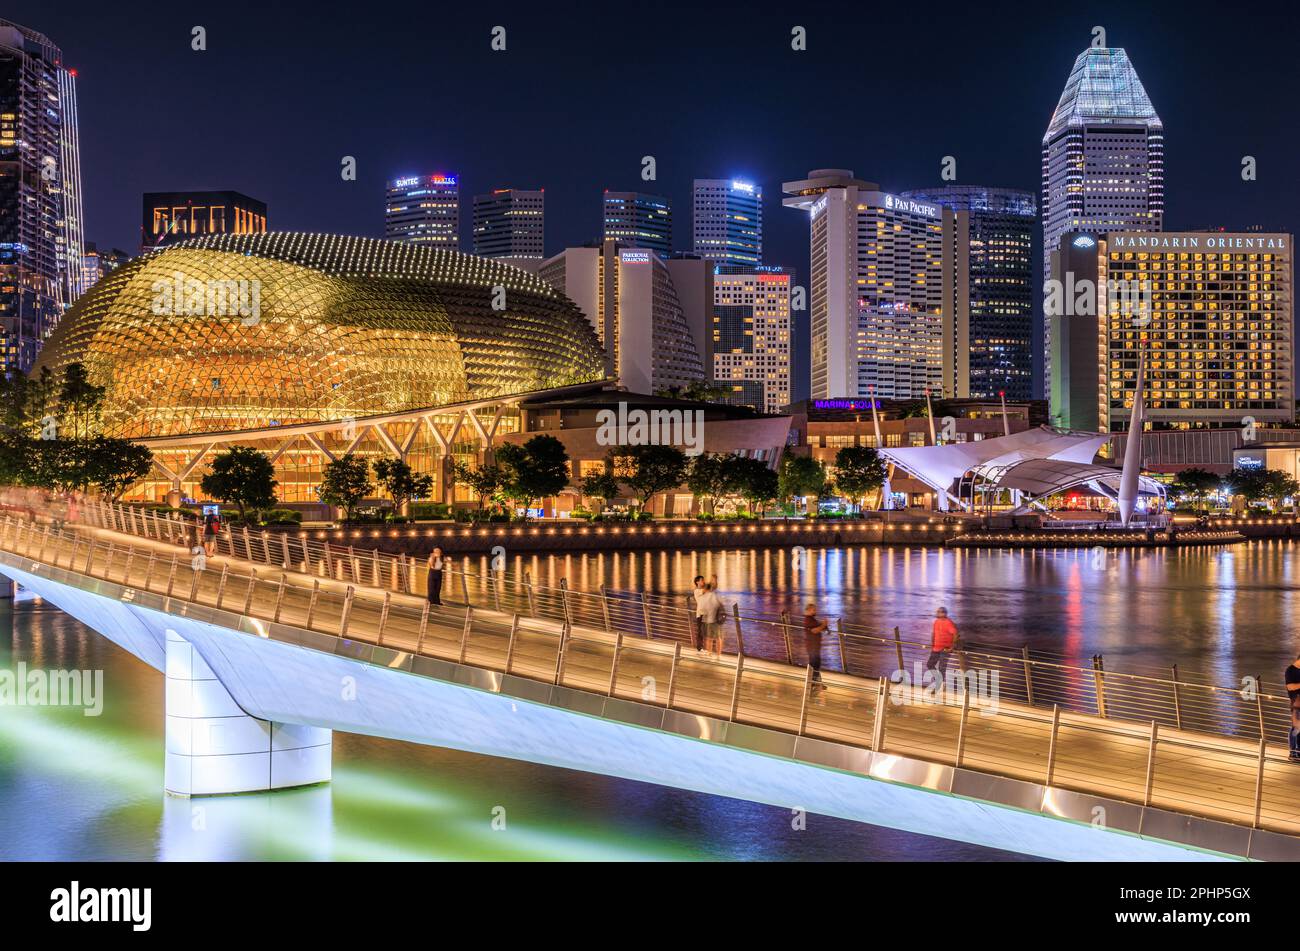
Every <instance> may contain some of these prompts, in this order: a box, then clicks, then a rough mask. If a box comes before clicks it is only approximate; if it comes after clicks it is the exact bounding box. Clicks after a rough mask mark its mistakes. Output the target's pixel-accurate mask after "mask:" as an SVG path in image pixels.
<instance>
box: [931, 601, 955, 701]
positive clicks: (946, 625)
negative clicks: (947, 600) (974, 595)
mask: <svg viewBox="0 0 1300 951" xmlns="http://www.w3.org/2000/svg"><path fill="white" fill-rule="evenodd" d="M956 643H957V625H956V624H954V623H952V620H951V619H950V618H949V617H948V609H947V608H938V609H937V610H935V612H934V624H932V625H931V626H930V659H929V660H927V661H926V662H925V669H926V670H937V671H938V677H939V683H940V684H942V683H943V682H944V680H945V678H946V677H947V676H948V655H950V654H951V653H952V649H953V647H954V646H955V645H956Z"/></svg>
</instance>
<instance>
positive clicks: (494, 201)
mask: <svg viewBox="0 0 1300 951" xmlns="http://www.w3.org/2000/svg"><path fill="white" fill-rule="evenodd" d="M545 236H546V192H545V191H544V190H542V189H537V190H536V191H529V190H526V189H520V188H498V189H496V190H494V191H492V192H491V193H489V194H487V195H475V196H474V253H475V254H477V255H479V256H480V257H485V258H540V257H542V256H543V254H544V246H545Z"/></svg>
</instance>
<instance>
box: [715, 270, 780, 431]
mask: <svg viewBox="0 0 1300 951" xmlns="http://www.w3.org/2000/svg"><path fill="white" fill-rule="evenodd" d="M791 278H792V275H791V274H790V273H789V272H788V271H786V270H785V268H780V267H758V268H751V267H742V266H738V265H734V264H728V265H718V266H716V267H715V268H714V277H713V305H714V306H713V328H712V330H713V334H712V337H713V339H712V340H711V341H710V343H711V346H710V348H709V349H710V356H711V357H712V360H713V365H712V367H711V370H712V376H713V382H714V383H715V384H717V385H718V386H722V387H725V388H726V389H727V390H728V391H729V395H728V396H727V398H726V401H727V402H728V403H736V404H738V405H740V406H749V407H752V408H753V409H756V410H758V411H759V412H760V413H778V412H780V411H781V410H782V409H783V408H784V407H786V406H788V405H789V404H790V402H791V397H790V288H791V283H792V280H791Z"/></svg>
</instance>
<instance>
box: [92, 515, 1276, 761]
mask: <svg viewBox="0 0 1300 951" xmlns="http://www.w3.org/2000/svg"><path fill="white" fill-rule="evenodd" d="M78 521H81V522H84V523H87V524H92V525H96V526H98V527H102V528H107V529H111V530H114V531H118V532H123V533H127V534H132V535H137V536H139V537H141V538H148V539H152V540H156V541H162V542H166V543H170V544H180V545H187V546H192V545H195V544H198V543H200V542H201V540H202V539H201V529H202V527H201V525H200V524H199V523H198V522H197V521H194V520H182V519H179V518H176V517H171V516H168V515H160V514H159V513H156V512H151V511H147V510H143V509H139V508H135V507H132V506H125V505H116V504H111V503H108V502H104V501H101V500H93V501H91V502H88V503H86V504H85V505H84V506H83V507H82V510H81V513H80V515H79V518H78ZM216 551H217V553H218V554H221V555H226V556H230V557H233V558H238V559H242V560H245V561H250V562H255V563H260V564H266V565H268V566H270V567H274V568H278V569H282V570H291V571H295V572H300V573H303V574H307V575H312V576H315V577H319V578H322V579H330V580H333V581H336V582H340V583H345V584H351V585H354V586H357V587H362V586H365V587H371V588H379V589H384V590H388V591H391V592H393V593H395V594H407V595H412V596H423V595H424V594H425V591H426V584H425V580H426V568H425V563H424V561H423V560H420V559H414V558H410V557H408V556H406V555H405V554H400V553H399V554H393V553H391V552H382V551H379V550H378V549H371V550H369V551H364V550H357V549H355V548H354V547H353V546H342V545H334V544H331V543H330V542H328V541H325V540H312V539H309V538H308V537H307V536H306V535H305V534H304V533H290V532H266V531H249V530H248V529H247V527H242V528H238V529H230V530H226V531H223V532H222V533H221V534H220V535H219V536H218V538H217V539H216ZM442 596H443V598H444V599H446V600H448V601H459V602H462V603H464V604H466V605H471V606H473V607H475V608H479V609H490V610H495V611H499V612H503V613H518V614H520V615H521V616H523V617H532V618H539V619H547V620H551V621H557V622H563V623H568V624H570V625H572V626H575V627H576V626H583V627H591V628H595V629H602V630H605V631H607V632H609V633H615V632H622V633H624V634H629V635H633V636H641V637H644V638H648V639H657V640H669V641H678V642H681V643H682V644H683V645H686V646H688V647H691V646H693V645H694V640H695V638H696V632H695V622H694V618H693V614H694V612H693V609H692V607H691V603H690V602H689V601H688V599H687V597H686V596H682V597H678V598H670V597H664V596H662V595H653V594H647V593H645V592H639V591H626V590H617V589H611V588H606V587H604V586H601V588H600V589H599V590H597V591H584V590H575V589H571V588H570V587H569V586H568V583H567V581H566V580H565V579H561V580H560V582H559V584H558V586H549V585H543V584H539V583H536V582H534V581H533V579H532V577H531V575H530V574H529V572H527V571H524V572H516V571H504V570H500V571H498V570H488V571H485V572H474V571H472V570H471V569H470V560H469V559H468V558H462V559H461V560H460V563H459V565H458V564H457V563H456V561H455V560H454V559H452V558H450V557H448V558H446V559H444V580H443V586H442ZM721 633H722V642H723V650H724V652H725V653H727V654H732V655H743V656H746V657H755V658H762V659H765V660H769V661H773V662H777V663H781V662H784V663H787V664H792V665H797V666H803V665H805V664H806V663H807V660H808V658H807V651H806V649H805V646H804V645H805V638H804V635H803V630H802V623H801V619H799V618H797V617H796V618H793V619H792V618H791V617H789V616H786V615H781V616H771V615H762V614H758V613H755V612H751V611H741V610H740V609H739V608H738V607H736V606H734V605H733V608H732V616H731V617H730V618H729V620H728V623H726V624H724V625H723V628H722V632H721ZM821 650H822V658H821V659H822V662H823V665H824V666H825V667H827V669H834V670H839V671H840V672H843V673H849V674H857V675H865V676H878V675H880V674H884V675H886V676H888V677H891V678H893V679H895V680H898V679H901V678H902V676H903V675H902V674H900V673H899V672H905V674H906V675H907V676H908V677H910V678H911V680H912V681H914V682H915V681H917V680H918V679H919V678H918V670H920V671H924V665H925V662H926V661H927V659H928V657H929V653H930V650H929V645H928V644H925V643H920V642H917V641H910V640H906V639H904V638H902V637H901V636H900V633H899V629H898V628H897V627H895V628H894V629H893V632H892V636H891V635H889V634H881V633H879V632H878V631H873V630H871V629H870V628H867V627H864V626H862V625H860V624H855V623H852V622H850V623H844V622H843V621H842V619H840V620H838V621H837V623H836V629H835V630H833V631H831V632H829V633H828V634H827V635H826V636H824V637H822V638H821ZM954 654H955V657H956V663H958V664H959V665H960V667H961V669H962V670H966V669H973V670H975V671H976V672H984V674H985V675H986V676H989V675H992V674H993V673H996V674H997V682H998V687H999V689H1000V690H1001V691H1003V692H1005V693H1006V695H1007V696H1008V697H1010V698H1012V699H1015V700H1017V701H1019V702H1023V703H1028V704H1032V705H1036V706H1042V707H1050V706H1052V705H1059V706H1060V707H1062V708H1064V709H1067V710H1075V711H1078V712H1083V713H1091V714H1095V715H1098V716H1102V717H1107V718H1112V719H1123V720H1133V721H1137V722H1143V723H1146V722H1150V721H1155V722H1157V723H1159V724H1161V725H1162V726H1165V727H1172V728H1176V729H1187V730H1197V731H1200V732H1204V733H1214V734H1221V735H1227V736H1240V737H1253V738H1259V737H1264V738H1265V739H1267V740H1269V741H1272V742H1284V741H1285V740H1286V738H1287V736H1288V734H1289V732H1290V729H1291V719H1290V712H1289V703H1288V700H1287V698H1286V696H1285V694H1284V693H1271V692H1266V691H1265V688H1264V685H1263V682H1262V679H1261V678H1251V680H1250V681H1249V682H1247V683H1244V684H1243V685H1242V686H1240V687H1227V686H1224V685H1221V684H1213V683H1206V682H1202V681H1197V680H1194V679H1191V678H1188V677H1187V676H1186V675H1180V672H1179V670H1178V668H1177V666H1171V667H1169V668H1166V669H1163V670H1151V671H1145V672H1140V671H1116V670H1107V669H1106V668H1105V664H1104V660H1103V658H1102V657H1101V656H1095V657H1093V658H1092V659H1091V666H1090V667H1080V666H1079V665H1078V664H1077V663H1071V662H1069V660H1068V659H1066V658H1063V657H1058V656H1050V655H1046V656H1045V655H1042V654H1041V653H1040V654H1038V655H1036V656H1035V655H1031V652H1030V651H1029V650H1028V649H1027V648H1025V649H1022V651H1021V652H1020V653H1019V654H1014V653H1008V652H1006V651H1005V650H1004V649H998V648H992V647H984V646H981V645H977V644H974V643H967V644H966V645H964V646H963V647H961V648H960V649H959V650H957V651H956V652H954Z"/></svg>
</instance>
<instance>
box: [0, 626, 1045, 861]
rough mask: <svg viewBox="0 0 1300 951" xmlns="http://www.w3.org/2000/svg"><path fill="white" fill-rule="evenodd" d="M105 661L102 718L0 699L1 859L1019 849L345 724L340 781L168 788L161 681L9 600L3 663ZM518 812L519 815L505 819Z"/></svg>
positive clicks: (923, 853)
mask: <svg viewBox="0 0 1300 951" xmlns="http://www.w3.org/2000/svg"><path fill="white" fill-rule="evenodd" d="M20 661H22V662H25V663H26V664H27V665H28V667H29V668H31V667H42V668H46V669H89V670H96V669H98V670H103V671H104V686H105V694H106V696H105V698H104V714H103V716H100V717H85V716H83V715H82V714H81V712H80V711H79V710H72V709H60V708H52V707H0V860H15V859H22V860H58V859H62V860H104V859H127V860H152V859H166V860H205V861H206V860H234V859H239V860H307V861H311V860H442V859H451V860H455V859H462V860H463V859H469V860H493V859H504V860H515V861H531V860H547V859H563V860H680V859H705V860H708V859H737V860H763V859H818V860H835V859H855V860H883V859H927V860H940V861H957V860H962V859H975V860H978V859H990V858H1020V857H1019V856H1013V855H1010V854H1007V853H1000V852H996V851H993V850H988V849H982V848H979V847H976V846H968V845H963V844H960V843H954V842H946V841H943V840H940V839H932V838H929V837H926V836H919V835H913V834H909V833H904V832H897V831H894V830H891V829H883V828H877V827H874V826H867V825H862V824H859V823H852V822H847V821H844V820H839V819H831V818H825V817H820V816H809V817H807V828H806V830H804V831H795V830H794V829H793V828H792V823H791V813H790V811H789V810H787V809H778V808H775V807H771V806H763V805H757V804H754V803H748V802H742V801H739V800H732V799H725V798H722V797H718V796H708V795H703V794H699V793H691V792H686V791H682V790H676V789H668V788H664V787H659V786H653V785H649V784H645V783H636V782H631V781H627V780H621V779H613V778H609V777H603V776H596V775H592V774H587V773H578V772H573V771H570V770H564V769H556V768H553V767H547V766H539V765H535V764H531V763H522V762H515V761H511V760H501V759H494V758H491V757H485V756H478V755H474V754H469V753H460V752H456V751H451V750H441V749H434V748H430V747H422V746H416V745H413V744H407V743H398V742H393V741H388V740H379V739H374V738H370V737H361V736H352V735H347V734H341V733H336V734H335V736H334V781H333V782H332V783H331V784H329V785H328V786H321V787H315V788H309V789H303V790H293V791H285V792H279V793H274V794H269V795H244V796H229V797H215V798H200V799H193V800H186V799H176V798H172V797H168V796H166V795H164V794H163V792H162V769H163V747H162V732H163V679H162V676H161V675H160V674H158V673H157V672H156V671H154V670H153V669H151V668H149V667H147V666H146V665H145V664H143V663H141V662H140V661H138V660H136V659H135V658H133V657H131V656H130V655H128V654H127V653H126V652H124V651H122V650H120V649H119V648H117V647H116V646H114V645H113V644H112V643H111V642H109V641H108V640H107V639H106V638H103V637H100V636H99V635H97V634H94V633H93V632H91V631H88V630H87V629H86V628H84V627H82V625H80V624H79V623H77V622H76V621H74V620H73V619H72V618H70V617H68V616H67V615H65V614H63V613H62V612H60V611H58V610H56V609H54V608H53V607H50V606H45V605H42V604H41V603H40V602H39V601H37V602H25V603H21V604H18V605H16V606H14V607H12V608H10V607H8V606H0V668H11V669H12V668H13V667H14V666H15V665H16V664H18V663H19V662H20ZM498 806H500V807H502V808H504V809H505V817H506V828H505V830H504V831H495V830H494V829H493V827H492V817H493V810H494V809H495V808H496V807H498Z"/></svg>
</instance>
